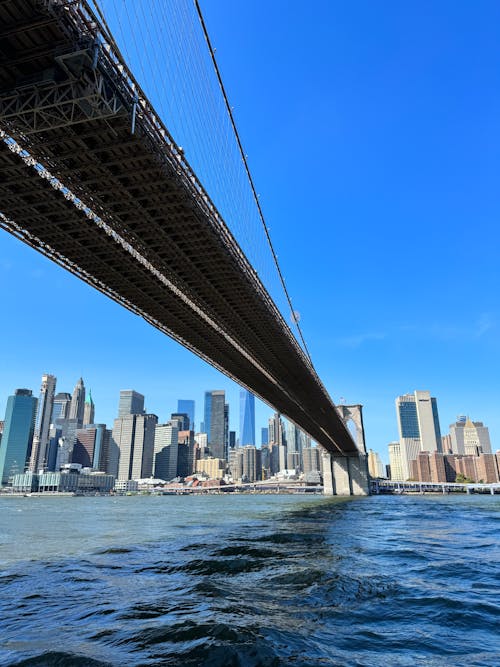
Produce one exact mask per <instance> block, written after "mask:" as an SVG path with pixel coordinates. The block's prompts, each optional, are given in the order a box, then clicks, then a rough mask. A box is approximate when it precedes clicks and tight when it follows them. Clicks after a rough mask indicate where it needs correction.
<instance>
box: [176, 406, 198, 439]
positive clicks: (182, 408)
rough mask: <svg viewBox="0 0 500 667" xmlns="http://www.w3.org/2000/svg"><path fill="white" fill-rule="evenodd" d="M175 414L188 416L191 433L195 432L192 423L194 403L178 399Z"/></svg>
mask: <svg viewBox="0 0 500 667" xmlns="http://www.w3.org/2000/svg"><path fill="white" fill-rule="evenodd" d="M177 412H178V413H180V414H182V413H183V412H184V413H186V414H187V415H189V423H190V429H191V430H192V431H195V430H196V427H195V423H194V401H191V400H187V399H183V398H180V399H179V400H178V401H177Z"/></svg>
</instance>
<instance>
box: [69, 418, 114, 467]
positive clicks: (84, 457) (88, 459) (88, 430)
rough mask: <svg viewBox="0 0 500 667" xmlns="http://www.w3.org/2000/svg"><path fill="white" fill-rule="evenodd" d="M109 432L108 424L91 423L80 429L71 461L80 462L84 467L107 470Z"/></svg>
mask: <svg viewBox="0 0 500 667" xmlns="http://www.w3.org/2000/svg"><path fill="white" fill-rule="evenodd" d="M109 433H110V431H109V430H108V429H107V428H106V424H89V425H87V426H86V427H85V428H83V429H78V430H77V432H76V442H75V445H74V447H73V454H72V456H71V462H72V463H79V464H80V465H81V466H83V467H84V468H94V469H95V470H101V471H102V472H105V471H106V470H105V461H104V452H105V450H106V447H107V443H106V438H107V437H109Z"/></svg>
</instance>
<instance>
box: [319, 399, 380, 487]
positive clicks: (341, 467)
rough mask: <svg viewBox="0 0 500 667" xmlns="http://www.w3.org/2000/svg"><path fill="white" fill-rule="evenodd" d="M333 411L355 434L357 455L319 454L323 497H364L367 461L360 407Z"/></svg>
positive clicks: (367, 479)
mask: <svg viewBox="0 0 500 667" xmlns="http://www.w3.org/2000/svg"><path fill="white" fill-rule="evenodd" d="M337 411H338V412H339V414H340V416H341V417H342V419H343V420H344V422H345V423H346V425H347V423H348V422H349V421H352V422H353V424H354V427H355V431H356V437H355V441H356V446H357V449H358V452H357V454H354V455H349V456H342V455H341V454H338V455H337V454H330V453H329V452H327V451H326V450H323V452H322V465H323V489H324V491H323V492H324V494H325V495H326V496H367V495H369V493H370V483H369V476H368V458H367V454H366V446H365V432H364V427H363V414H362V406H361V405H339V406H337Z"/></svg>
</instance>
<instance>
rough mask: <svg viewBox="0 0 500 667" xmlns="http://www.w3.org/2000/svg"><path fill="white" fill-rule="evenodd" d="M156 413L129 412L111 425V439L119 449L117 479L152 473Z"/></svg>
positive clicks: (138, 476) (145, 475)
mask: <svg viewBox="0 0 500 667" xmlns="http://www.w3.org/2000/svg"><path fill="white" fill-rule="evenodd" d="M157 423H158V417H157V416H156V415H146V414H129V415H124V416H122V417H118V418H117V419H115V421H114V425H113V435H112V437H113V441H114V442H115V443H116V445H117V447H118V449H119V461H118V479H143V478H145V477H151V475H152V473H153V450H154V439H155V427H156V424H157Z"/></svg>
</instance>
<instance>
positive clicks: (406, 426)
mask: <svg viewBox="0 0 500 667" xmlns="http://www.w3.org/2000/svg"><path fill="white" fill-rule="evenodd" d="M396 412H397V417H398V428H399V438H400V441H402V440H403V439H405V438H411V439H412V440H415V439H418V440H420V450H421V451H426V452H436V451H437V452H440V451H441V447H442V443H441V430H440V427H439V415H438V409H437V401H436V399H435V398H434V397H431V395H430V392H428V391H415V393H414V394H405V395H404V396H398V398H397V399H396Z"/></svg>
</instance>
